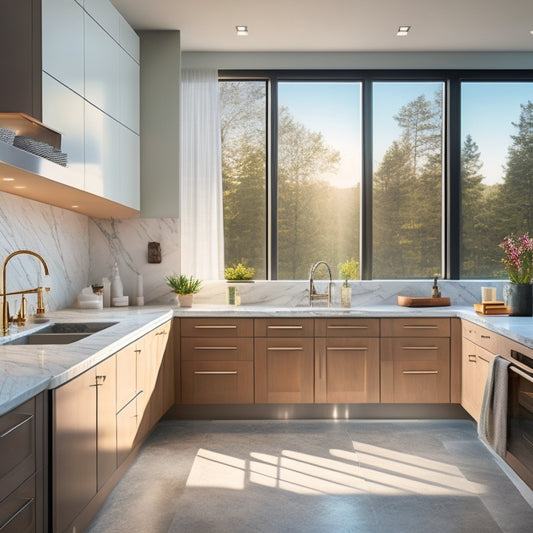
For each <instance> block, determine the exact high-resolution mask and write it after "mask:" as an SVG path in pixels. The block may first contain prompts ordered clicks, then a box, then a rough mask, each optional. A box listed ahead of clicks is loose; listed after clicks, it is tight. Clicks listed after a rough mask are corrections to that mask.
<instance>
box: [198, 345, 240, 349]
mask: <svg viewBox="0 0 533 533" xmlns="http://www.w3.org/2000/svg"><path fill="white" fill-rule="evenodd" d="M194 349H195V350H236V349H237V346H195V347H194Z"/></svg>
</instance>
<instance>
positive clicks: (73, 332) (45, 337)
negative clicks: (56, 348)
mask: <svg viewBox="0 0 533 533" xmlns="http://www.w3.org/2000/svg"><path fill="white" fill-rule="evenodd" d="M115 324H117V322H55V323H53V324H50V325H49V326H46V327H44V328H42V329H40V330H39V331H36V332H34V333H28V334H27V335H22V336H21V337H19V338H17V339H13V340H12V341H9V342H5V343H2V344H4V345H7V346H12V345H22V344H72V343H73V342H76V341H79V340H81V339H85V338H86V337H89V336H90V335H93V334H94V333H97V332H99V331H102V330H104V329H106V328H109V327H111V326H114V325H115Z"/></svg>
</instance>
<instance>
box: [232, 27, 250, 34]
mask: <svg viewBox="0 0 533 533" xmlns="http://www.w3.org/2000/svg"><path fill="white" fill-rule="evenodd" d="M235 30H236V31H237V35H240V36H245V35H248V26H235Z"/></svg>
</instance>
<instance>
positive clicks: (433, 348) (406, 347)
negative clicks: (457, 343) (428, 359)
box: [402, 346, 439, 350]
mask: <svg viewBox="0 0 533 533" xmlns="http://www.w3.org/2000/svg"><path fill="white" fill-rule="evenodd" d="M438 349H439V347H438V346H402V350H438Z"/></svg>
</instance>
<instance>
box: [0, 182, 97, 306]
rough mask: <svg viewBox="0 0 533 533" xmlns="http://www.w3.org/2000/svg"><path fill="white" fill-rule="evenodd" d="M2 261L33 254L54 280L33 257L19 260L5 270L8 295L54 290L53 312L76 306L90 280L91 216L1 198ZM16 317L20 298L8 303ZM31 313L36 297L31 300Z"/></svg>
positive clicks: (49, 300)
mask: <svg viewBox="0 0 533 533" xmlns="http://www.w3.org/2000/svg"><path fill="white" fill-rule="evenodd" d="M0 232H1V233H0V257H1V261H2V263H3V262H4V260H5V258H6V257H7V256H8V255H9V254H10V253H12V252H15V251H17V250H31V251H32V252H36V253H38V254H39V255H40V256H42V258H43V259H44V260H45V261H46V264H47V265H48V269H49V271H50V276H44V270H43V267H42V265H41V262H40V261H39V260H38V259H36V258H35V257H32V256H30V255H24V254H23V255H20V256H16V257H14V258H13V259H11V260H10V262H9V263H8V265H7V268H6V285H7V291H17V290H24V289H31V288H35V287H37V286H39V285H43V286H47V287H50V292H47V293H45V305H46V308H47V309H48V310H52V311H53V310H57V309H63V308H65V307H70V306H72V304H73V302H74V300H75V298H76V295H77V294H78V292H79V290H80V287H83V286H84V285H85V284H86V283H87V279H88V275H89V232H88V225H87V217H86V216H84V215H80V214H77V213H74V212H72V211H68V210H65V209H60V208H57V207H53V206H49V205H45V204H42V203H40V202H35V201H33V200H27V199H25V198H21V197H19V196H14V195H12V194H8V193H0ZM9 301H10V304H11V305H10V312H11V314H15V313H16V311H17V308H18V305H19V303H20V296H13V297H10V298H9ZM27 301H28V311H29V312H31V311H32V310H33V309H34V308H35V306H36V302H37V299H36V296H35V295H33V294H30V295H28V297H27Z"/></svg>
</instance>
